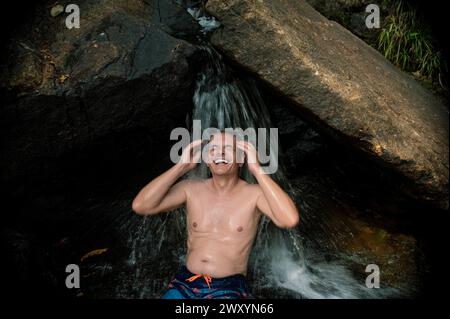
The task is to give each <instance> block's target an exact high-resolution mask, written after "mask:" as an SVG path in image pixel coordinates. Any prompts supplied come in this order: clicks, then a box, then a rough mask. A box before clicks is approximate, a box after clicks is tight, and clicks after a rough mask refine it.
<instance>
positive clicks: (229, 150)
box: [208, 133, 242, 175]
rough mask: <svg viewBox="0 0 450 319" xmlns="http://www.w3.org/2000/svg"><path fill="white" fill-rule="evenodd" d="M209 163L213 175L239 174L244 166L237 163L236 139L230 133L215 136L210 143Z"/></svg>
mask: <svg viewBox="0 0 450 319" xmlns="http://www.w3.org/2000/svg"><path fill="white" fill-rule="evenodd" d="M208 162H209V163H208V167H209V169H210V170H211V173H212V174H213V175H214V174H215V175H227V174H238V171H239V167H240V166H242V164H238V163H237V162H236V138H235V137H234V136H233V135H232V134H228V133H217V134H214V135H213V136H212V137H211V141H210V142H209V143H208ZM241 162H242V161H241Z"/></svg>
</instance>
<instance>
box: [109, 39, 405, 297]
mask: <svg viewBox="0 0 450 319" xmlns="http://www.w3.org/2000/svg"><path fill="white" fill-rule="evenodd" d="M203 53H204V60H203V61H204V63H203V65H202V70H201V71H200V72H199V74H198V80H197V86H196V90H195V94H194V96H193V102H194V109H193V113H192V119H191V120H201V125H202V128H207V127H214V128H218V129H225V128H242V129H244V130H245V129H246V128H255V129H257V128H271V127H273V126H272V124H271V120H270V116H269V112H268V109H267V106H266V105H265V103H264V99H263V98H262V96H261V94H260V91H259V89H258V86H257V84H256V83H255V82H254V80H252V79H251V78H247V77H245V78H243V77H242V76H240V75H239V74H237V73H235V72H234V71H233V70H232V69H231V68H230V67H228V66H227V65H226V64H225V63H224V61H223V59H222V57H221V55H220V54H219V53H217V52H216V51H215V50H214V49H213V48H211V47H210V46H205V47H203ZM190 122H191V121H190ZM269 147H270V149H272V147H273V145H269ZM270 154H272V151H271V152H270ZM279 157H280V159H282V158H283V155H282V150H281V151H279ZM279 164H280V165H279V169H278V170H277V172H276V173H275V174H273V175H272V178H273V179H274V180H276V181H277V182H278V183H279V184H280V185H281V186H282V187H283V188H284V189H285V190H286V191H287V192H288V193H289V194H290V195H291V196H292V198H293V199H294V201H295V202H296V204H297V207H298V208H299V211H300V213H301V225H300V226H299V227H297V228H296V229H293V230H282V229H279V228H277V227H276V226H274V225H273V223H271V222H270V221H269V220H268V218H266V217H263V218H262V219H261V222H260V225H259V230H258V233H257V237H256V240H255V243H254V247H253V250H252V253H251V255H250V259H249V271H248V274H249V279H250V280H249V285H250V288H251V290H252V294H253V295H254V296H255V297H271V298H392V297H405V296H408V293H410V291H409V292H408V291H407V290H406V289H404V288H402V289H401V288H398V287H397V288H389V287H387V286H385V285H384V286H383V287H382V288H380V289H368V288H367V287H366V286H365V280H364V278H357V276H356V275H355V274H354V273H353V272H352V270H351V269H350V267H349V266H348V265H349V264H350V262H351V260H350V259H351V258H352V257H349V256H348V255H344V254H342V253H340V252H339V249H338V248H337V245H336V242H335V241H336V238H337V237H336V236H333V234H334V233H336V232H337V231H338V230H336V229H333V227H335V226H331V225H335V224H336V223H334V224H332V223H327V222H326V219H327V218H332V216H331V214H328V215H327V213H326V212H318V211H317V209H315V208H314V207H313V206H314V205H313V204H311V203H308V201H307V200H306V199H305V198H304V196H303V191H302V188H301V187H299V186H298V185H294V186H293V184H292V183H290V181H289V180H288V179H287V178H286V177H285V176H286V175H285V174H284V172H283V167H282V163H279ZM207 176H208V169H207V167H206V166H205V164H204V163H201V164H199V165H198V166H197V168H196V169H195V170H194V171H192V172H191V174H189V176H188V178H206V177H207ZM241 177H242V178H244V179H245V180H247V181H248V182H249V183H254V182H255V180H254V179H253V178H252V176H251V175H250V174H249V173H248V171H245V170H244V172H243V174H242V175H241ZM319 213H320V214H321V215H322V216H321V219H320V220H321V221H322V222H321V225H320V227H319V228H318V229H319V230H317V227H316V228H315V231H314V232H310V231H309V229H311V227H310V225H312V224H315V223H317V218H316V217H317V214H319ZM324 220H325V221H324ZM335 222H336V221H335ZM130 223H132V222H131V221H129V222H128V224H127V225H124V226H123V227H124V229H133V230H134V231H133V233H130V234H129V246H130V247H131V253H130V255H129V258H128V262H127V266H126V267H128V269H129V270H128V272H125V271H124V272H123V274H125V275H124V276H127V278H122V279H118V280H117V284H116V293H115V296H116V297H138V298H158V297H159V296H161V294H162V293H163V291H164V289H165V287H166V285H167V283H168V281H169V280H170V279H171V278H172V277H173V275H174V274H175V272H176V271H177V270H178V268H179V266H181V265H182V264H183V263H184V261H185V255H186V246H185V243H186V236H187V233H186V220H185V211H184V209H178V210H176V211H174V212H171V213H169V214H159V215H156V216H151V217H146V218H144V219H143V220H142V219H138V220H135V221H134V224H133V225H131V224H130ZM342 223H344V222H342ZM341 226H342V227H340V231H342V230H345V231H346V232H348V233H350V232H351V230H350V229H346V227H347V226H346V225H345V224H343V225H341ZM130 269H131V270H130ZM130 274H131V275H130Z"/></svg>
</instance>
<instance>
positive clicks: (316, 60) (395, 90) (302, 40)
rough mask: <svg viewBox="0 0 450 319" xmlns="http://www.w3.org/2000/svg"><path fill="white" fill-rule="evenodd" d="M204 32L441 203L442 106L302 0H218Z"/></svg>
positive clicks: (322, 124)
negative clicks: (210, 28) (213, 22)
mask: <svg viewBox="0 0 450 319" xmlns="http://www.w3.org/2000/svg"><path fill="white" fill-rule="evenodd" d="M207 9H208V10H209V12H210V13H211V14H213V15H214V16H216V17H217V18H218V20H219V21H220V22H221V23H222V25H223V27H222V28H221V29H219V30H218V31H215V33H214V34H213V36H212V38H211V41H212V43H213V44H214V45H215V46H216V47H217V48H219V49H220V50H221V51H222V52H224V53H225V54H226V55H227V56H228V57H229V58H230V59H232V60H234V61H235V62H237V63H238V64H240V65H241V66H243V67H245V68H246V69H248V70H250V71H251V72H253V73H254V74H256V75H257V76H258V77H259V78H260V79H262V80H263V81H264V82H265V83H267V84H268V85H269V86H270V87H271V88H273V89H275V90H276V91H278V92H280V94H281V95H283V96H285V97H287V98H289V99H290V100H291V101H292V104H293V107H294V108H296V109H297V110H298V111H299V112H300V113H301V114H303V116H304V117H305V118H306V119H308V120H309V122H310V123H313V124H314V125H315V127H316V128H318V129H319V130H320V131H321V132H323V133H325V134H326V135H328V136H331V137H333V138H334V139H336V140H337V141H340V142H342V143H343V144H345V145H349V146H350V147H352V148H353V149H356V150H359V151H361V152H362V153H363V154H365V155H366V156H368V157H369V158H371V159H373V160H375V161H376V162H377V163H379V164H380V165H382V166H383V167H387V168H389V169H390V170H391V171H393V172H396V173H398V174H399V175H400V176H402V177H403V178H404V181H405V185H404V188H403V190H404V192H405V193H408V194H409V195H410V196H412V197H414V198H416V199H418V200H419V201H423V202H426V203H429V204H432V205H435V206H438V207H441V208H447V207H448V177H449V174H448V120H449V118H448V109H447V108H446V107H445V105H443V104H442V103H441V102H440V101H437V100H436V98H435V97H434V96H433V95H432V94H431V93H430V92H428V91H427V90H426V89H424V88H423V87H422V86H420V85H419V84H418V83H417V82H416V81H415V80H414V79H413V78H412V77H410V76H408V75H407V74H405V73H402V72H401V71H400V70H398V69H397V68H396V67H395V66H394V65H392V64H391V63H390V62H388V61H387V60H386V59H385V58H384V57H383V56H382V55H381V54H379V53H378V52H377V51H376V50H374V49H373V48H371V47H370V46H368V45H367V44H365V43H364V42H363V41H361V40H360V39H358V38H357V37H356V36H354V35H353V34H351V33H350V32H349V31H348V30H346V29H344V28H343V27H342V26H340V25H339V24H337V23H335V22H332V21H329V20H328V19H326V18H325V17H323V16H322V15H321V14H319V13H318V12H317V11H315V10H314V9H313V8H312V7H311V6H310V5H308V4H307V3H306V2H305V1H282V2H279V1H277V2H272V1H256V0H254V1H237V0H229V1H218V0H217V1H216V0H211V1H209V2H208V3H207Z"/></svg>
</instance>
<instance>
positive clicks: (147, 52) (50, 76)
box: [0, 0, 198, 181]
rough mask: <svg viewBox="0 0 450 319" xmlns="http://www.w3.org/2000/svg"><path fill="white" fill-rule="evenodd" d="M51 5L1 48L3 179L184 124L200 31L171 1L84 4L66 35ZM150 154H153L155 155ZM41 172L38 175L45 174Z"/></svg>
mask: <svg viewBox="0 0 450 319" xmlns="http://www.w3.org/2000/svg"><path fill="white" fill-rule="evenodd" d="M48 4H49V2H47V3H41V4H39V5H37V6H36V8H35V14H34V16H33V17H34V18H33V19H34V20H32V21H30V22H29V23H27V24H25V25H24V27H23V28H22V29H21V30H18V31H17V34H18V35H16V36H15V37H14V38H13V39H12V41H11V42H10V43H9V47H8V50H7V53H6V55H7V58H6V59H5V61H6V63H5V64H4V65H3V67H2V72H1V74H2V76H1V82H0V89H1V92H2V94H3V95H4V96H5V97H6V98H5V102H3V103H2V108H1V111H0V112H1V115H0V118H1V120H0V121H1V125H0V126H1V129H0V130H1V131H0V133H1V136H2V140H1V148H2V157H1V160H0V165H1V168H2V170H3V171H4V173H5V174H4V175H3V176H2V178H3V179H4V180H6V181H10V180H13V179H17V178H18V177H20V176H26V175H29V174H40V175H43V174H45V173H47V174H49V173H50V172H51V171H52V169H53V168H51V167H48V165H47V163H48V162H49V161H51V160H52V159H55V158H58V157H60V156H62V155H64V154H67V153H68V152H76V151H78V150H81V149H83V148H87V147H89V146H91V145H95V143H96V141H99V140H100V139H105V137H107V136H112V135H114V134H116V135H117V134H118V133H125V132H129V131H132V130H135V131H136V130H141V131H142V132H143V134H148V135H151V136H152V137H151V138H154V139H158V138H161V137H162V136H164V137H165V136H167V135H166V134H164V135H162V134H161V133H167V134H169V133H168V132H169V131H170V129H171V128H173V127H176V126H179V125H180V124H184V122H185V117H186V113H187V112H189V111H190V110H191V109H192V104H191V99H192V94H193V89H194V80H195V72H194V71H193V68H192V65H191V64H190V62H189V59H191V58H192V57H193V56H194V55H195V53H196V51H197V48H196V47H195V45H193V44H190V43H189V42H187V41H185V40H183V39H181V38H178V37H192V36H193V35H194V34H195V33H196V32H197V30H198V25H197V24H196V22H195V21H194V20H193V19H192V17H191V16H190V15H189V14H188V13H186V12H185V11H184V9H183V8H182V7H180V6H178V5H176V4H174V3H172V2H170V1H167V2H166V1H145V2H144V1H137V0H136V1H114V3H112V2H111V1H83V2H80V3H78V5H79V7H80V12H81V27H80V28H79V29H75V28H73V29H68V28H66V26H65V17H66V15H67V14H65V13H62V14H59V15H58V16H56V17H52V16H51V15H50V9H49V8H51V6H48ZM155 155H156V156H157V154H155ZM43 170H44V171H45V172H44V171H43Z"/></svg>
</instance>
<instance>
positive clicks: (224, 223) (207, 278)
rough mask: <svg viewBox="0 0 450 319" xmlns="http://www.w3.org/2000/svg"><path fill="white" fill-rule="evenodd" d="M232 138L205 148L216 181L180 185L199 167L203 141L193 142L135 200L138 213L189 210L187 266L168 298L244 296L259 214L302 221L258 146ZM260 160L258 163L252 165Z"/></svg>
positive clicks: (215, 138) (219, 138)
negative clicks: (244, 174)
mask: <svg viewBox="0 0 450 319" xmlns="http://www.w3.org/2000/svg"><path fill="white" fill-rule="evenodd" d="M230 135H231V134H229V133H216V134H214V135H212V138H211V140H210V142H209V144H208V145H207V146H208V148H207V159H208V160H207V161H206V162H207V163H208V164H207V165H208V167H209V169H210V171H211V175H212V177H211V178H209V179H205V180H189V179H187V180H182V181H180V182H178V183H176V182H177V180H178V179H179V178H180V177H182V176H183V175H184V174H186V173H187V172H188V171H190V170H191V169H193V168H194V167H195V166H196V162H197V161H198V159H199V158H200V154H201V150H200V148H201V145H202V141H201V140H197V141H194V142H192V143H191V144H189V146H187V147H186V148H185V149H184V150H183V153H182V155H181V160H180V162H179V163H178V164H176V165H174V166H173V167H172V168H170V169H169V170H168V171H166V172H165V173H163V174H162V175H160V176H158V177H157V178H155V179H154V180H152V181H151V182H150V183H149V184H148V185H147V186H145V187H144V188H143V189H142V190H141V191H140V192H139V194H138V195H137V196H136V198H135V199H134V201H133V204H132V207H133V210H134V211H135V212H136V213H137V214H139V215H153V214H157V213H160V212H167V211H171V210H173V209H175V208H178V207H180V206H182V205H186V211H187V218H186V221H187V230H188V239H187V256H186V257H187V258H186V265H185V266H183V267H182V268H181V270H180V272H179V273H178V274H177V275H176V276H175V278H174V279H173V280H172V281H171V282H170V284H169V289H168V290H167V292H166V293H165V295H164V296H163V298H168V299H169V298H170V299H183V298H247V297H249V293H248V288H247V285H246V280H245V278H246V274H247V262H248V257H249V255H250V250H251V247H252V244H253V241H254V239H255V235H256V232H257V226H258V222H259V219H260V217H261V214H265V215H267V216H268V217H269V218H270V219H271V220H272V221H273V222H274V223H275V224H276V225H277V226H278V227H281V228H291V227H295V226H296V225H297V224H298V222H299V213H298V211H297V208H296V206H295V204H294V202H293V201H292V199H291V198H290V197H289V196H288V195H287V194H286V193H285V192H284V191H283V190H282V189H281V188H280V186H278V184H277V183H276V182H275V181H274V180H272V178H270V176H269V175H267V174H264V173H263V172H262V171H261V169H260V168H261V167H260V164H259V163H258V160H257V151H256V149H255V148H254V146H253V145H252V144H250V143H248V142H245V141H237V140H236V139H235V138H234V136H233V135H231V136H230ZM236 148H238V149H240V150H242V151H243V154H245V159H246V161H247V165H248V169H249V171H250V173H251V174H253V176H254V177H255V179H256V181H257V182H258V184H249V183H247V182H246V181H244V180H242V179H240V178H239V174H238V172H239V168H240V167H241V166H242V165H243V164H242V161H239V162H241V163H238V160H237V159H238V158H237V152H236ZM249 159H256V160H249Z"/></svg>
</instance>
